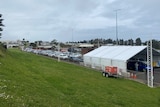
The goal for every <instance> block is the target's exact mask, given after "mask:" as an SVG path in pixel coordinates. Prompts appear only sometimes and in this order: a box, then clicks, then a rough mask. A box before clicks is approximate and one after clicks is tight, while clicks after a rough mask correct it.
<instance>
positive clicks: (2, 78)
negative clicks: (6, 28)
mask: <svg viewBox="0 0 160 107" xmlns="http://www.w3.org/2000/svg"><path fill="white" fill-rule="evenodd" d="M0 63H1V64H0V107H159V105H160V88H148V87H147V86H145V85H143V84H140V83H137V82H134V81H130V80H125V79H120V78H118V79H115V78H105V77H102V76H101V73H100V72H96V71H94V70H91V69H88V68H84V67H80V66H76V65H72V64H67V63H65V62H57V61H56V60H53V59H49V58H44V57H42V56H38V55H34V54H31V53H25V52H21V51H19V50H9V51H8V54H7V55H6V57H0Z"/></svg>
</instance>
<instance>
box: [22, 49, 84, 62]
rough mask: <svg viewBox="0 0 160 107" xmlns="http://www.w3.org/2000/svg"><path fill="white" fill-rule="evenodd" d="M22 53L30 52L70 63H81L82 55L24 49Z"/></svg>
mask: <svg viewBox="0 0 160 107" xmlns="http://www.w3.org/2000/svg"><path fill="white" fill-rule="evenodd" d="M23 51H25V52H30V53H34V54H39V55H44V56H48V57H51V58H58V57H59V58H60V59H62V60H67V61H72V62H78V63H79V62H83V58H82V55H81V54H80V53H73V52H68V51H67V52H61V51H53V50H40V49H32V48H26V49H24V50H23Z"/></svg>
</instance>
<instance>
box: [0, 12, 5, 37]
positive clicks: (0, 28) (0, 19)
mask: <svg viewBox="0 0 160 107" xmlns="http://www.w3.org/2000/svg"><path fill="white" fill-rule="evenodd" d="M1 17H2V14H0V38H1V37H2V33H1V31H3V28H2V27H3V26H4V25H3V23H2V21H3V20H4V19H2V18H1Z"/></svg>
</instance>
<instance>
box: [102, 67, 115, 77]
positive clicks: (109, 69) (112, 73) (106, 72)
mask: <svg viewBox="0 0 160 107" xmlns="http://www.w3.org/2000/svg"><path fill="white" fill-rule="evenodd" d="M102 76H104V77H111V76H112V77H117V76H118V68H117V67H114V66H106V67H105V70H104V71H103V72H102Z"/></svg>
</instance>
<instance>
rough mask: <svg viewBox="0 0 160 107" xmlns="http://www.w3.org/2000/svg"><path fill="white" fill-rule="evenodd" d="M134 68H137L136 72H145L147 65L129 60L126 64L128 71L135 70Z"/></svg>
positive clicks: (143, 62)
mask: <svg viewBox="0 0 160 107" xmlns="http://www.w3.org/2000/svg"><path fill="white" fill-rule="evenodd" d="M136 64H137V65H136ZM136 66H138V71H146V70H147V63H146V62H145V61H137V60H130V61H128V62H127V69H128V70H136Z"/></svg>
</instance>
